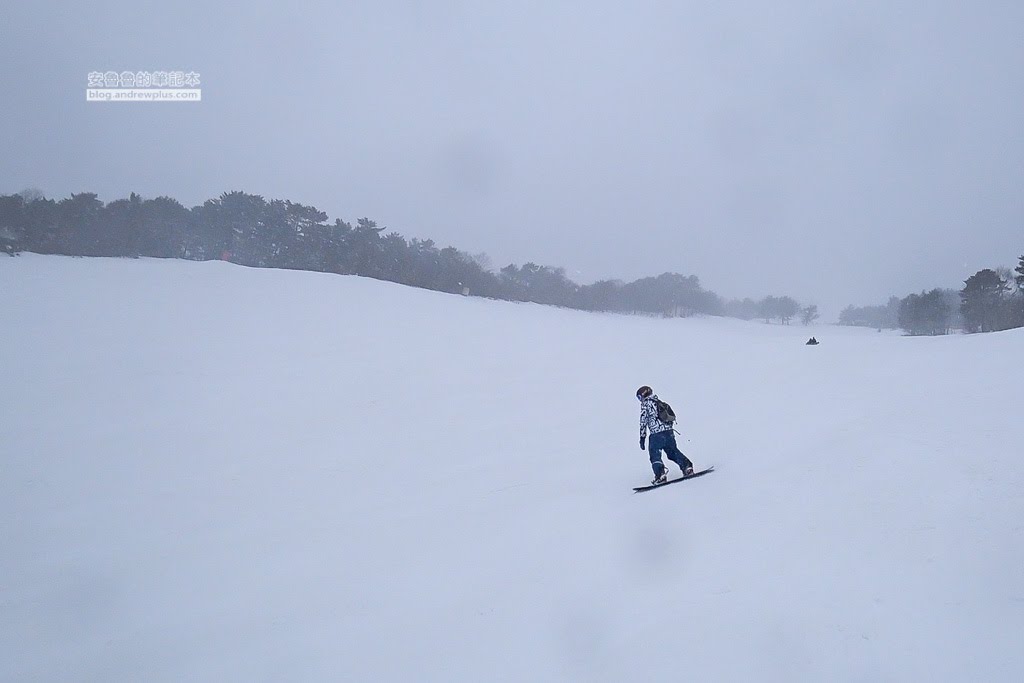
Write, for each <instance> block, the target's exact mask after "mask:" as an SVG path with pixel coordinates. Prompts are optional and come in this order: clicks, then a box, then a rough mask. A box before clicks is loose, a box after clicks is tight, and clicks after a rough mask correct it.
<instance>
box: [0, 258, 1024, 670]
mask: <svg viewBox="0 0 1024 683" xmlns="http://www.w3.org/2000/svg"><path fill="white" fill-rule="evenodd" d="M811 334H814V335H816V336H817V337H818V339H819V340H821V342H822V343H821V345H820V346H818V347H806V346H804V344H803V342H804V341H805V340H806V338H807V337H808V336H810V335H811ZM1022 351H1024V334H1022V333H1021V332H1020V331H1014V332H1007V333H1000V334H990V335H979V336H953V337H945V338H906V337H901V336H898V335H895V334H888V333H882V334H879V333H876V332H874V331H870V330H859V329H844V328H834V327H817V328H810V329H808V328H804V327H799V326H794V327H780V326H767V325H763V324H759V323H743V322H738V321H732V320H721V319H689V320H655V319H645V318H638V317H627V316H615V315H592V314H585V313H580V312H575V311H566V310H560V309H556V308H548V307H542V306H536V305H517V304H510V303H504V302H495V301H487V300H482V299H474V298H462V297H456V296H449V295H444V294H438V293H433V292H427V291H423V290H416V289H410V288H405V287H401V286H398V285H393V284H388V283H382V282H377V281H373V280H367V279H361V278H355V277H337V276H331V275H320V274H311V273H300V272H283V271H274V270H254V269H245V268H240V267H235V266H230V265H227V264H223V263H188V262H179V261H154V260H134V261H133V260H109V259H69V258H56V257H41V256H34V255H24V256H22V257H20V258H15V259H10V258H0V362H2V364H3V370H2V375H0V546H2V551H0V636H2V637H0V680H3V681H35V680H40V681H147V682H155V681H186V680H188V681H218V682H222V681H246V682H251V681H343V680H345V681H370V680H373V681H491V680H494V681H561V680H569V681H571V680H579V681H627V680H645V681H647V680H651V681H670V680H671V681H674V680H692V681H754V680H757V681H795V680H801V681H824V680H828V681H922V680H932V681H936V680H938V681H1016V680H1021V678H1022V677H1024V476H1022V475H1024V463H1022V452H1021V444H1022V443H1024V420H1022V418H1021V414H1022V413H1021V406H1022V403H1024V397H1022V391H1024V363H1022ZM640 384H650V385H652V386H653V387H654V388H655V390H656V391H657V392H658V393H659V394H660V395H661V396H662V397H663V398H665V399H666V400H668V401H670V402H671V403H672V405H673V407H674V408H675V409H676V412H677V413H679V415H680V425H679V428H680V431H681V432H682V436H681V437H680V446H681V447H682V448H683V450H684V451H685V452H686V453H687V454H688V455H689V456H690V457H691V458H692V459H693V460H694V462H695V464H696V465H697V466H698V467H700V466H706V465H709V464H714V465H715V466H716V472H715V473H714V474H712V475H710V476H707V477H704V478H701V479H698V480H695V481H693V482H687V483H683V484H680V485H677V486H673V487H670V488H667V489H663V490H658V491H654V492H651V493H645V494H641V495H634V494H632V493H631V490H630V487H632V486H635V485H638V484H643V483H646V482H647V481H648V480H649V479H650V468H649V465H648V463H647V461H646V454H645V453H642V452H641V451H640V450H639V446H638V443H637V438H638V434H637V412H638V405H637V402H636V399H635V398H634V397H633V392H634V391H635V389H636V387H637V386H638V385H640Z"/></svg>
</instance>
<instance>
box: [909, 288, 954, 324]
mask: <svg viewBox="0 0 1024 683" xmlns="http://www.w3.org/2000/svg"><path fill="white" fill-rule="evenodd" d="M949 312H950V306H949V304H948V303H947V301H946V298H945V296H944V294H943V291H942V290H941V289H933V290H931V291H930V292H921V294H911V295H909V296H907V297H906V298H905V299H903V300H902V301H901V302H900V311H899V321H900V327H902V328H903V329H904V330H906V332H907V333H908V334H911V335H923V334H928V335H939V334H946V333H947V332H949Z"/></svg>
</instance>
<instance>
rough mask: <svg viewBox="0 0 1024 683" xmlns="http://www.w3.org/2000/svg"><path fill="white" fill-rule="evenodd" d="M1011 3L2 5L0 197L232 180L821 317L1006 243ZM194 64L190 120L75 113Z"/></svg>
mask: <svg viewBox="0 0 1024 683" xmlns="http://www.w3.org/2000/svg"><path fill="white" fill-rule="evenodd" d="M1022 45H1024V3H1020V2H973V3H967V2H959V3H953V2H936V1H923V0H917V1H915V2H842V3H822V2H794V1H792V0H782V1H780V2H700V3H683V2H628V3H627V2H607V1H603V0H598V1H594V2H580V3H561V2H553V1H546V2H529V3H522V2H517V3H491V2H414V1H407V2H394V3H392V2H373V3H371V2H364V3H347V2H337V3H303V4H294V5H293V4H285V3H273V4H268V3H243V4H240V5H237V6H236V5H235V4H234V3H232V4H230V5H229V4H227V3H222V2H219V1H218V0H207V1H206V2H194V1H192V0H189V1H187V2H177V3H159V4H157V3H139V2H133V3H109V2H99V3H88V4H83V5H77V4H76V5H73V6H72V5H71V4H70V3H69V4H67V6H65V5H64V4H63V3H61V4H56V3H50V2H43V3H39V4H35V5H33V4H31V3H18V4H17V5H15V4H14V3H13V2H12V1H11V0H3V5H2V9H0V65H2V66H3V73H4V79H3V83H4V90H3V93H2V94H0V192H4V193H6V192H16V191H19V190H21V189H24V188H26V187H38V188H40V189H42V190H43V191H44V192H45V193H46V195H47V196H49V197H58V198H59V197H63V196H66V195H68V194H70V193H71V192H82V191H93V192H97V193H99V195H100V198H101V199H102V200H104V201H110V200H112V199H116V198H119V197H123V196H127V194H128V193H129V192H132V191H134V192H138V193H140V194H141V195H143V196H145V197H154V196H158V195H169V196H172V197H174V198H176V199H178V200H179V201H181V202H182V203H184V204H185V205H186V206H192V205H194V204H197V203H201V202H202V201H203V200H205V199H207V198H211V197H216V196H218V195H219V194H220V193H221V192H224V191H229V190H236V189H237V190H244V191H247V192H252V193H257V194H261V195H263V196H265V197H267V198H282V199H291V200H293V201H300V202H303V203H308V204H313V205H315V206H317V207H319V208H320V209H322V210H324V211H326V212H327V213H328V214H329V215H330V216H331V218H332V219H333V218H335V217H341V218H345V219H348V220H352V219H355V218H357V217H360V216H369V217H371V218H374V219H376V220H377V221H378V222H379V223H381V224H383V225H387V226H388V227H389V228H392V229H394V230H397V231H399V232H401V233H402V234H404V235H406V236H407V237H421V238H427V237H429V238H433V239H434V240H435V241H437V242H438V243H439V244H440V245H441V246H445V245H447V244H452V245H454V246H457V247H459V248H461V249H464V250H466V251H469V252H474V253H475V252H480V251H486V252H488V253H489V254H490V256H491V258H492V261H493V263H494V265H495V266H499V267H500V266H501V265H505V264H507V263H509V262H512V261H515V262H517V263H522V262H525V261H529V260H532V261H535V262H538V263H544V264H552V265H562V266H565V267H566V268H567V269H568V271H569V274H570V276H572V277H573V278H574V279H576V280H577V281H579V282H592V281H594V280H597V279H602V278H609V277H616V278H623V279H633V278H636V277H640V276H643V275H653V274H657V273H660V272H663V271H677V272H682V273H685V274H696V275H698V276H700V278H701V281H702V282H703V283H704V284H705V286H707V287H709V288H711V289H713V290H715V291H717V292H718V293H719V294H722V295H725V296H744V295H749V296H755V297H758V296H763V295H766V294H791V295H794V296H796V297H797V298H800V299H802V300H803V301H805V302H816V303H818V304H819V305H820V306H821V307H822V308H823V310H824V311H825V312H826V313H827V314H828V315H829V317H834V315H835V314H836V313H837V312H838V310H839V308H840V307H841V306H843V305H845V304H847V303H857V304H865V303H875V302H882V301H884V299H885V298H886V297H887V296H888V295H889V294H893V293H895V294H906V293H908V292H911V291H918V290H920V289H922V288H931V287H933V286H953V287H956V286H959V284H960V282H961V281H962V280H963V279H965V278H966V277H968V276H969V275H971V274H972V273H974V272H975V271H976V270H978V269H980V268H984V267H994V266H999V265H1012V264H1013V263H1014V261H1015V257H1016V256H1017V255H1019V254H1020V253H1021V252H1024V221H1022V218H1024V194H1022V192H1021V188H1024V126H1022V116H1021V114H1022V111H1024V106H1022V105H1024V47H1022ZM108 69H112V70H115V71H122V70H126V69H127V70H135V71H137V70H147V71H153V70H179V69H180V70H185V71H188V70H194V71H196V72H199V73H200V75H201V79H202V85H201V87H202V90H203V101H202V102H201V103H198V104H183V103H174V104H171V103H138V104H96V103H87V102H86V101H85V92H84V91H85V87H86V75H87V73H88V72H90V71H106V70H108Z"/></svg>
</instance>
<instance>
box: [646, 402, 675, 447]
mask: <svg viewBox="0 0 1024 683" xmlns="http://www.w3.org/2000/svg"><path fill="white" fill-rule="evenodd" d="M657 398H658V395H657V394H651V395H650V396H648V397H647V398H645V399H644V400H643V401H641V402H640V438H641V439H644V438H647V430H650V431H651V434H657V433H658V432H667V431H668V430H670V429H672V425H670V424H665V423H664V422H662V421H661V420H659V419H658V405H657V404H656V403H655V401H656V400H657Z"/></svg>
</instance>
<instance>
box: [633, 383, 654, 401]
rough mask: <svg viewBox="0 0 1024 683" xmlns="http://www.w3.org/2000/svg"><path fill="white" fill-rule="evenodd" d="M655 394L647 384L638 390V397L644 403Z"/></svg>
mask: <svg viewBox="0 0 1024 683" xmlns="http://www.w3.org/2000/svg"><path fill="white" fill-rule="evenodd" d="M653 393H654V390H653V389H651V388H650V387H649V386H647V385H646V384H645V385H643V386H642V387H640V388H639V389H637V390H636V397H637V398H638V399H640V400H641V401H642V400H644V399H645V398H647V397H648V396H650V395H651V394H653Z"/></svg>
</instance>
